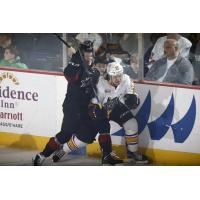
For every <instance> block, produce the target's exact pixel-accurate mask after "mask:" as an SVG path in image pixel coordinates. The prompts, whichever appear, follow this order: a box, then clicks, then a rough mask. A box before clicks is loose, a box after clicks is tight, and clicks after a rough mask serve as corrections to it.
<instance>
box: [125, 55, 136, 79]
mask: <svg viewBox="0 0 200 200" xmlns="http://www.w3.org/2000/svg"><path fill="white" fill-rule="evenodd" d="M138 72H139V60H138V54H133V55H132V56H131V57H130V64H129V65H127V66H125V67H124V74H127V75H129V76H130V78H132V79H138Z"/></svg>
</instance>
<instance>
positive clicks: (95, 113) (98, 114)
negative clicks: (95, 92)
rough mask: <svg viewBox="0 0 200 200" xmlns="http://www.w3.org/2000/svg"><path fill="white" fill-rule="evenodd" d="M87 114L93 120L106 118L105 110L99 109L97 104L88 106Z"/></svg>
mask: <svg viewBox="0 0 200 200" xmlns="http://www.w3.org/2000/svg"><path fill="white" fill-rule="evenodd" d="M88 114H89V116H90V118H91V119H93V120H98V119H105V118H107V112H106V110H105V109H104V108H103V107H102V108H101V107H100V106H99V105H98V104H90V105H89V107H88Z"/></svg>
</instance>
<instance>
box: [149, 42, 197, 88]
mask: <svg viewBox="0 0 200 200" xmlns="http://www.w3.org/2000/svg"><path fill="white" fill-rule="evenodd" d="M164 52H165V56H166V57H164V58H161V59H159V60H158V61H156V62H155V63H154V64H153V65H152V67H151V68H150V70H149V71H148V73H147V75H146V78H145V79H146V80H152V81H160V82H171V83H180V84H192V82H193V78H194V71H193V66H192V64H191V63H190V61H189V60H188V59H186V58H184V57H182V56H181V55H180V52H179V46H178V41H177V40H175V39H167V40H166V41H165V42H164Z"/></svg>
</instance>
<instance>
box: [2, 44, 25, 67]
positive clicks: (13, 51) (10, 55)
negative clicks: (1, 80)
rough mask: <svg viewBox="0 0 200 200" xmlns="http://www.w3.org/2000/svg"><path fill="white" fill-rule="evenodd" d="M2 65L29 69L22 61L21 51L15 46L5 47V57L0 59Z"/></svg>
mask: <svg viewBox="0 0 200 200" xmlns="http://www.w3.org/2000/svg"><path fill="white" fill-rule="evenodd" d="M0 66H6V67H16V68H20V69H28V67H27V66H26V65H25V64H24V63H21V62H20V57H19V52H18V50H17V48H16V47H15V46H10V47H6V48H5V52H4V59H2V60H1V61H0Z"/></svg>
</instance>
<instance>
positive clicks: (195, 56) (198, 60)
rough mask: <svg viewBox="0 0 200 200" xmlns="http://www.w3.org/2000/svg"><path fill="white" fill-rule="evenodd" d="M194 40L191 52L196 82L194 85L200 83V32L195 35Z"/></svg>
mask: <svg viewBox="0 0 200 200" xmlns="http://www.w3.org/2000/svg"><path fill="white" fill-rule="evenodd" d="M195 36H196V37H195V39H194V40H193V48H192V51H191V52H190V61H191V62H192V65H193V67H194V73H195V74H194V82H193V85H200V33H197V34H196V35H195Z"/></svg>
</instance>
